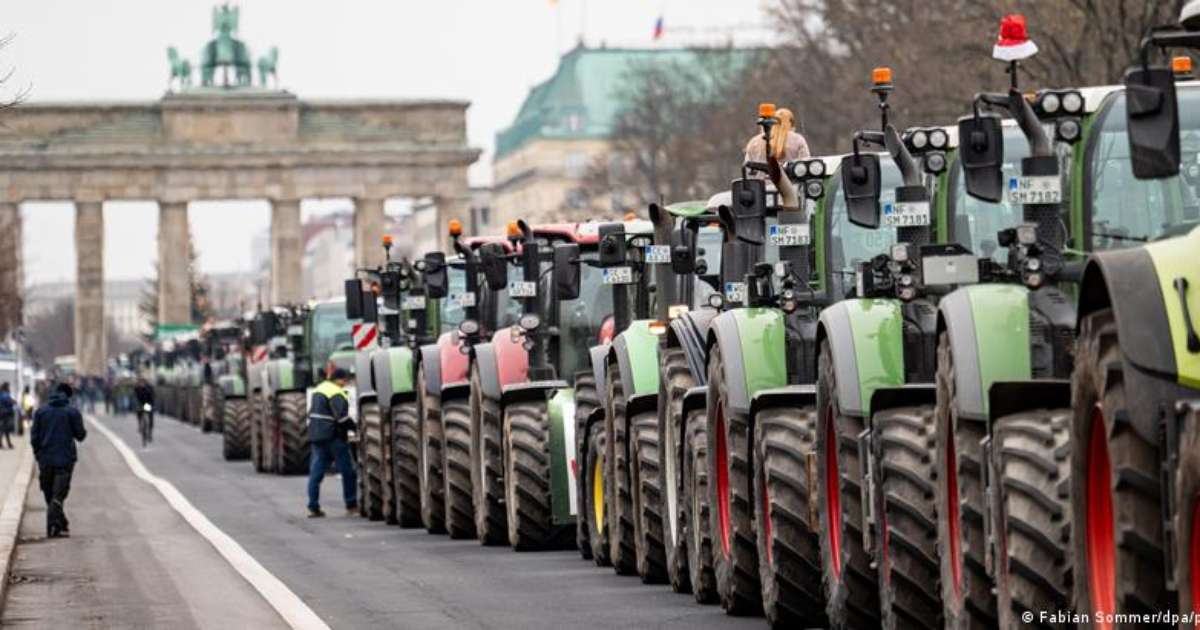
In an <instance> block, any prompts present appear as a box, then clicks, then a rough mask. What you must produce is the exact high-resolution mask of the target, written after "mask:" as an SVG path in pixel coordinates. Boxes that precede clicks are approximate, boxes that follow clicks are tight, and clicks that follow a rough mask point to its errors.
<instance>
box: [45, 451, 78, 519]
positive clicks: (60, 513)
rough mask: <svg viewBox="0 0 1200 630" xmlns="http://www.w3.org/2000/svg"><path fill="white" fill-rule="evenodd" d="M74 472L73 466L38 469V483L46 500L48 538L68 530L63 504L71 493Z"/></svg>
mask: <svg viewBox="0 0 1200 630" xmlns="http://www.w3.org/2000/svg"><path fill="white" fill-rule="evenodd" d="M74 471H75V464H68V465H66V466H39V467H38V483H39V484H40V485H41V487H42V496H43V497H45V499H46V534H47V535H49V536H53V535H55V534H57V533H59V532H63V531H67V529H68V528H69V524H68V523H67V513H66V511H65V510H64V509H63V503H64V502H65V501H66V500H67V494H68V493H70V492H71V473H72V472H74Z"/></svg>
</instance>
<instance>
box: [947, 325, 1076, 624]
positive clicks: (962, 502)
mask: <svg viewBox="0 0 1200 630" xmlns="http://www.w3.org/2000/svg"><path fill="white" fill-rule="evenodd" d="M937 365H938V368H937V405H936V407H935V408H934V419H935V421H936V423H937V425H936V426H937V430H936V432H935V433H936V435H937V453H936V454H935V455H934V463H935V466H936V467H937V484H936V487H937V498H936V500H937V517H938V530H937V534H938V557H939V558H940V566H941V574H942V578H941V580H942V611H943V614H944V615H945V621H946V627H947V628H950V629H951V630H960V629H964V628H992V627H995V625H996V597H995V596H994V595H993V594H992V587H993V583H992V579H991V577H990V576H989V575H988V571H987V565H986V564H985V562H986V560H985V554H986V548H987V540H985V536H984V529H983V519H984V518H985V516H984V514H985V507H986V506H985V499H984V495H985V492H986V489H985V488H984V485H983V472H984V471H983V466H984V461H983V447H982V446H981V445H980V441H981V440H983V438H984V437H986V436H987V423H985V422H984V421H982V420H976V419H972V418H964V417H960V416H959V415H958V402H957V398H958V395H957V393H956V391H955V390H956V385H955V381H954V376H955V373H954V354H953V352H951V347H950V334H949V333H948V332H945V331H943V332H942V333H941V334H939V335H938V345H937ZM1081 610H1087V609H1081Z"/></svg>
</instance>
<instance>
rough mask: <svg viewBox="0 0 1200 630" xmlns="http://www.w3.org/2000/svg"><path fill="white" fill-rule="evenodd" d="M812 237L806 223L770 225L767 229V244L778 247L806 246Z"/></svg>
mask: <svg viewBox="0 0 1200 630" xmlns="http://www.w3.org/2000/svg"><path fill="white" fill-rule="evenodd" d="M811 242H812V237H811V236H810V234H809V231H808V224H807V223H786V224H779V225H772V226H770V227H768V228H767V243H769V244H771V245H778V246H779V247H794V246H796V245H808V244H809V243H811Z"/></svg>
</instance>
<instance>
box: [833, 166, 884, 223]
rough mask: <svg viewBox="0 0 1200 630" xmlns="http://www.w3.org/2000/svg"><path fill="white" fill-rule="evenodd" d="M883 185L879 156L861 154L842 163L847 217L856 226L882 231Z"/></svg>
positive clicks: (843, 192)
mask: <svg viewBox="0 0 1200 630" xmlns="http://www.w3.org/2000/svg"><path fill="white" fill-rule="evenodd" d="M881 181H882V178H881V175H880V171H879V156H878V155H875V154H874V153H860V154H859V155H855V156H851V157H849V158H846V159H845V160H843V161H842V196H843V197H844V198H845V199H846V216H847V218H849V219H850V222H851V223H853V224H854V225H857V226H860V227H865V228H869V229H875V228H877V227H879V215H880V210H879V191H880V188H881Z"/></svg>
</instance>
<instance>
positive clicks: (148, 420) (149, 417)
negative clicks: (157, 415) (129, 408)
mask: <svg viewBox="0 0 1200 630" xmlns="http://www.w3.org/2000/svg"><path fill="white" fill-rule="evenodd" d="M138 435H140V436H142V448H146V446H147V445H148V444H150V443H151V442H153V441H154V408H153V407H151V406H150V403H146V404H144V405H142V408H141V409H138Z"/></svg>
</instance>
